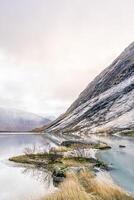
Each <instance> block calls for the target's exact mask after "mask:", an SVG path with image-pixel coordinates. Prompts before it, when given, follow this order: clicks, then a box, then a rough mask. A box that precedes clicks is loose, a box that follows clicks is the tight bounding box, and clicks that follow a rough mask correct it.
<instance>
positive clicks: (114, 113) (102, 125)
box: [45, 42, 134, 135]
mask: <svg viewBox="0 0 134 200" xmlns="http://www.w3.org/2000/svg"><path fill="white" fill-rule="evenodd" d="M131 129H134V42H133V43H132V44H130V45H129V46H128V47H127V48H126V49H125V50H124V51H123V53H121V55H120V56H119V57H117V58H116V60H114V62H113V63H112V64H111V65H110V66H109V67H107V68H106V69H105V70H104V71H103V72H102V73H101V74H99V75H98V76H97V77H96V78H95V79H94V80H93V81H92V82H91V83H90V84H89V85H88V86H87V88H86V89H85V90H84V91H83V92H82V93H81V94H80V95H79V97H78V99H77V100H76V101H75V102H74V103H73V104H72V105H71V106H70V108H69V109H68V110H67V111H66V113H65V114H63V115H62V116H60V117H59V118H58V119H57V120H55V121H54V122H53V123H51V125H49V126H48V127H47V128H46V129H45V131H47V132H59V133H62V134H79V135H82V134H88V133H99V132H116V131H120V130H131Z"/></svg>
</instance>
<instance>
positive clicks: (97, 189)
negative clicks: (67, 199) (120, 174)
mask: <svg viewBox="0 0 134 200" xmlns="http://www.w3.org/2000/svg"><path fill="white" fill-rule="evenodd" d="M79 180H80V183H81V185H82V186H83V187H84V188H85V191H86V192H87V193H90V194H94V196H96V197H98V198H100V199H103V200H134V198H133V197H131V196H129V195H128V194H127V193H125V192H124V191H123V190H122V189H121V188H120V187H118V186H117V185H115V184H114V183H113V182H112V181H111V180H110V179H108V178H107V177H106V178H105V177H104V178H96V177H93V175H92V174H91V173H88V172H81V173H80V174H79Z"/></svg>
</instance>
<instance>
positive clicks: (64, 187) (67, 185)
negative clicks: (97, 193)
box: [42, 174, 94, 200]
mask: <svg viewBox="0 0 134 200" xmlns="http://www.w3.org/2000/svg"><path fill="white" fill-rule="evenodd" d="M93 199H94V198H93V196H92V195H90V194H88V193H86V192H85V190H84V188H83V187H82V186H81V185H80V184H79V182H78V179H77V177H76V176H75V175H74V174H70V175H67V178H66V180H65V181H64V182H63V183H61V185H60V186H59V190H58V191H56V192H55V193H54V194H52V195H50V196H48V197H47V198H44V199H42V200H93Z"/></svg>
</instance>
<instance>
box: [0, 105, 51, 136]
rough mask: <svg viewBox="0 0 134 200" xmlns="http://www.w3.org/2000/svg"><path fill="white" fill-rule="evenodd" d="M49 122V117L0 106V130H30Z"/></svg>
mask: <svg viewBox="0 0 134 200" xmlns="http://www.w3.org/2000/svg"><path fill="white" fill-rule="evenodd" d="M48 123H50V120H49V119H46V118H43V117H40V116H38V115H35V114H32V113H28V112H23V111H19V110H14V109H7V108H3V107H1V108H0V131H1V132H2V131H3V132H6V131H7V132H12V131H15V132H23V131H32V130H33V129H34V128H36V127H38V126H43V125H44V124H48Z"/></svg>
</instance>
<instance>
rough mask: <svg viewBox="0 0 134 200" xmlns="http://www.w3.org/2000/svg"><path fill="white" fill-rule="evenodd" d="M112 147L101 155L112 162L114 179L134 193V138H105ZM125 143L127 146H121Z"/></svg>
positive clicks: (106, 160) (109, 162)
mask: <svg viewBox="0 0 134 200" xmlns="http://www.w3.org/2000/svg"><path fill="white" fill-rule="evenodd" d="M103 140H104V141H106V142H107V143H109V144H110V145H111V146H112V149H110V150H106V151H101V152H99V157H100V158H101V159H102V160H103V161H105V162H106V163H108V164H112V165H111V166H112V170H111V171H110V174H111V176H112V178H113V180H114V181H115V182H116V183H118V185H120V186H121V187H123V188H124V189H125V190H127V191H129V192H132V193H134V138H133V137H112V138H109V139H106V138H105V139H103ZM119 145H125V146H126V148H119Z"/></svg>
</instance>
